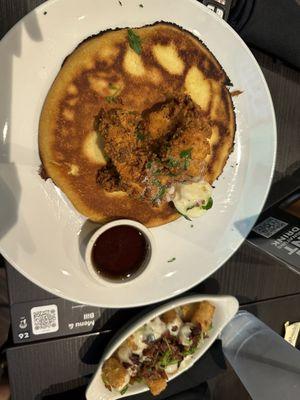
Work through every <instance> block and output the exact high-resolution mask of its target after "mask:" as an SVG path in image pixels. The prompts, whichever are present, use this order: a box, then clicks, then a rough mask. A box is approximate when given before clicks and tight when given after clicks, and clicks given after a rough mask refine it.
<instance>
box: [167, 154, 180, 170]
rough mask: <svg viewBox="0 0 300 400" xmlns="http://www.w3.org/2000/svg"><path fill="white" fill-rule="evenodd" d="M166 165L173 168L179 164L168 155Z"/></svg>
mask: <svg viewBox="0 0 300 400" xmlns="http://www.w3.org/2000/svg"><path fill="white" fill-rule="evenodd" d="M167 163H168V167H171V168H174V167H177V166H178V164H179V161H178V160H175V158H172V157H170V158H169V159H168V162H167Z"/></svg>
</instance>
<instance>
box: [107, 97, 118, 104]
mask: <svg viewBox="0 0 300 400" xmlns="http://www.w3.org/2000/svg"><path fill="white" fill-rule="evenodd" d="M105 101H107V102H108V103H116V102H117V99H116V97H115V96H106V97H105Z"/></svg>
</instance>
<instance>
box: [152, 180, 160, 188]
mask: <svg viewBox="0 0 300 400" xmlns="http://www.w3.org/2000/svg"><path fill="white" fill-rule="evenodd" d="M152 183H153V185H155V186H158V187H161V186H162V184H161V182H160V181H159V180H158V179H153V180H152Z"/></svg>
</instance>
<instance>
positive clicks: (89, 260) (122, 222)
mask: <svg viewBox="0 0 300 400" xmlns="http://www.w3.org/2000/svg"><path fill="white" fill-rule="evenodd" d="M116 226H132V227H134V228H136V229H138V230H139V231H140V232H142V234H143V235H144V237H145V239H146V242H147V248H148V250H147V253H146V256H145V260H144V262H143V263H142V265H141V266H140V267H139V269H138V270H137V271H136V272H134V273H133V274H132V275H131V276H130V277H129V278H126V279H112V278H109V277H106V276H104V275H102V274H100V273H99V272H97V270H96V268H95V265H94V262H93V257H92V253H93V247H94V244H95V242H96V241H97V239H98V238H99V236H101V235H102V234H103V233H104V232H105V231H107V230H109V229H111V228H114V227H116ZM154 255H155V241H154V237H153V235H152V233H151V232H150V230H149V229H148V228H146V227H145V226H144V225H143V224H141V223H139V222H136V221H133V220H130V219H119V220H116V221H112V222H108V223H107V224H105V225H102V226H101V227H100V228H98V229H97V230H96V231H95V232H94V233H93V235H92V236H91V237H90V239H89V241H88V243H87V247H86V251H85V263H86V266H87V269H88V271H89V273H90V275H91V276H92V278H93V279H94V280H96V281H97V282H98V283H101V284H102V285H105V286H119V285H121V284H122V285H126V284H130V283H132V282H133V281H134V282H136V281H137V280H138V279H140V278H141V277H142V276H143V274H144V272H145V271H146V270H148V269H149V268H150V266H151V265H152V264H153V260H154Z"/></svg>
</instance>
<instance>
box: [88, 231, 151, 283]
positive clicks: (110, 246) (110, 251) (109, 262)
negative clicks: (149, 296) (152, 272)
mask: <svg viewBox="0 0 300 400" xmlns="http://www.w3.org/2000/svg"><path fill="white" fill-rule="evenodd" d="M148 253H149V244H148V240H147V239H146V238H145V236H144V234H143V233H142V232H141V231H140V230H139V229H137V228H135V227H133V226H130V225H120V226H115V227H113V228H110V229H108V230H107V231H105V232H103V233H102V234H101V235H100V236H99V237H98V239H97V240H96V241H95V244H94V246H93V249H92V262H93V265H94V268H95V269H96V271H97V273H99V274H100V275H102V276H104V277H107V278H109V279H112V280H124V279H128V278H130V277H132V275H133V274H135V273H136V272H137V271H138V270H139V269H140V268H141V267H144V266H145V261H146V260H147V257H148Z"/></svg>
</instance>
